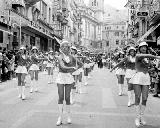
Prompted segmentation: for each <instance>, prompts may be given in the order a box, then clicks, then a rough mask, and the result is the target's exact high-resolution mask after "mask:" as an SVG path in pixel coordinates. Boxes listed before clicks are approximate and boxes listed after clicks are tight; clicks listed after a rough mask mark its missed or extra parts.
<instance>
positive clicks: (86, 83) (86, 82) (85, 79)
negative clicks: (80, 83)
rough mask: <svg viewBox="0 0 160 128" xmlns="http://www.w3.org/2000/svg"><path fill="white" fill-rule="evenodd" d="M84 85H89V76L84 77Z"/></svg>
mask: <svg viewBox="0 0 160 128" xmlns="http://www.w3.org/2000/svg"><path fill="white" fill-rule="evenodd" d="M84 85H85V86H86V85H88V76H84Z"/></svg>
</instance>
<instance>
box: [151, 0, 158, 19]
mask: <svg viewBox="0 0 160 128" xmlns="http://www.w3.org/2000/svg"><path fill="white" fill-rule="evenodd" d="M159 10H160V2H159V0H153V4H152V5H151V6H150V8H149V16H150V17H153V16H154V14H155V12H156V11H159Z"/></svg>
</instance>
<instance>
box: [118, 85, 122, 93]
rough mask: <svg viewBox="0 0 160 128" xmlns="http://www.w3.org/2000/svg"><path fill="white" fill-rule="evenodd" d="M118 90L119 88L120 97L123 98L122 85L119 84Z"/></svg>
mask: <svg viewBox="0 0 160 128" xmlns="http://www.w3.org/2000/svg"><path fill="white" fill-rule="evenodd" d="M118 88H119V94H118V95H119V96H122V84H118Z"/></svg>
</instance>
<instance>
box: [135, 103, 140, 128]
mask: <svg viewBox="0 0 160 128" xmlns="http://www.w3.org/2000/svg"><path fill="white" fill-rule="evenodd" d="M135 109H136V119H135V125H136V126H137V127H139V126H141V123H140V106H139V105H136V106H135Z"/></svg>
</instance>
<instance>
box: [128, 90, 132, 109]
mask: <svg viewBox="0 0 160 128" xmlns="http://www.w3.org/2000/svg"><path fill="white" fill-rule="evenodd" d="M131 100H132V95H131V91H128V107H131V105H132V103H131Z"/></svg>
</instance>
